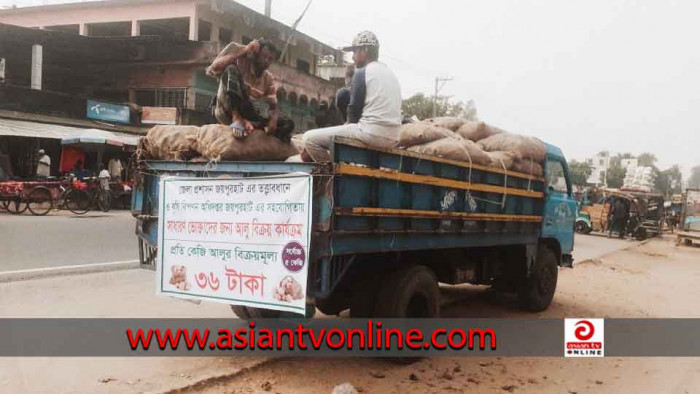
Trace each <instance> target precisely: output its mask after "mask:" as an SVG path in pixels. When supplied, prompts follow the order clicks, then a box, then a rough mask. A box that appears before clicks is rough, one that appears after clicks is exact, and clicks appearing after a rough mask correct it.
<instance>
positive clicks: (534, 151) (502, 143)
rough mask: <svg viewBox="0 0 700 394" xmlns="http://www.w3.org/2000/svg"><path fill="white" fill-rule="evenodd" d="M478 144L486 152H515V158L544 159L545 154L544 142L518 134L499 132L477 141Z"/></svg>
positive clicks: (540, 160)
mask: <svg viewBox="0 0 700 394" xmlns="http://www.w3.org/2000/svg"><path fill="white" fill-rule="evenodd" d="M479 146H480V147H481V148H482V149H483V150H485V151H487V152H496V151H507V152H511V153H514V154H515V158H516V159H532V160H534V161H536V162H538V163H539V162H542V161H544V157H545V155H546V154H547V147H546V146H545V144H544V143H543V142H542V141H540V140H538V139H537V138H535V137H529V136H524V135H519V134H511V133H499V134H496V135H492V136H491V137H488V138H485V139H483V140H481V141H479Z"/></svg>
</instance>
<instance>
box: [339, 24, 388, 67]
mask: <svg viewBox="0 0 700 394" xmlns="http://www.w3.org/2000/svg"><path fill="white" fill-rule="evenodd" d="M343 50H344V51H353V55H352V60H353V61H354V62H355V66H357V67H358V68H362V67H364V66H366V65H367V64H369V63H371V62H373V61H375V60H377V59H379V40H378V39H377V36H376V35H375V34H374V33H372V32H371V31H367V30H365V31H362V32H360V33H358V34H357V35H356V36H355V38H354V39H353V40H352V45H351V46H349V47H345V48H343Z"/></svg>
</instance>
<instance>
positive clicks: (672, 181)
mask: <svg viewBox="0 0 700 394" xmlns="http://www.w3.org/2000/svg"><path fill="white" fill-rule="evenodd" d="M654 191H655V192H656V193H659V194H663V195H666V196H670V195H673V194H677V193H681V192H682V191H683V174H681V169H680V167H679V166H678V165H674V166H672V167H671V168H669V169H667V170H664V171H659V172H658V173H657V176H656V180H655V182H654Z"/></svg>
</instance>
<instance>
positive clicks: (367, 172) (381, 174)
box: [335, 164, 544, 198]
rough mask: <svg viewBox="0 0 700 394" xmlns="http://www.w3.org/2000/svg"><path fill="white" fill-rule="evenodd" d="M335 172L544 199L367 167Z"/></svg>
mask: <svg viewBox="0 0 700 394" xmlns="http://www.w3.org/2000/svg"><path fill="white" fill-rule="evenodd" d="M335 172H336V174H338V175H353V176H365V177H370V178H376V179H386V180H394V181H399V182H408V183H415V184H420V185H431V186H442V187H449V188H453V189H462V190H472V191H477V192H487V193H498V194H507V195H512V196H521V197H532V198H543V197H544V193H543V192H536V191H530V190H523V189H514V188H510V187H503V186H494V185H485V184H482V183H469V182H464V181H456V180H453V179H445V178H438V177H434V176H429V175H416V174H407V173H403V172H400V171H396V170H377V169H373V168H367V167H357V166H353V165H349V164H338V165H337V166H336V171H335Z"/></svg>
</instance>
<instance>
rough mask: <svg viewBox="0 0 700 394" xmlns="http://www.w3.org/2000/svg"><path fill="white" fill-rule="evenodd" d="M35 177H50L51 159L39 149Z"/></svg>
mask: <svg viewBox="0 0 700 394" xmlns="http://www.w3.org/2000/svg"><path fill="white" fill-rule="evenodd" d="M36 176H37V177H41V178H46V177H49V176H51V158H50V157H49V155H47V154H46V152H45V151H44V150H43V149H39V162H38V163H37V166H36Z"/></svg>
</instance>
